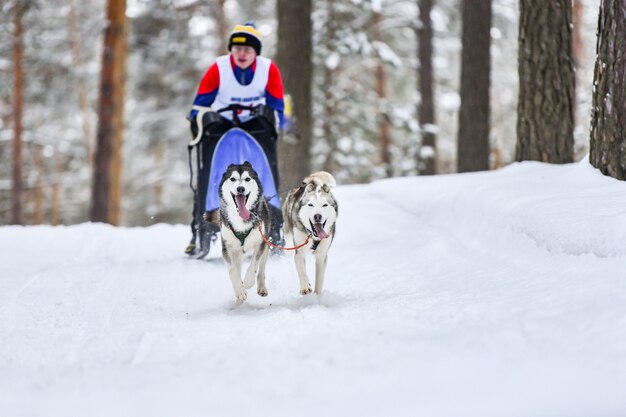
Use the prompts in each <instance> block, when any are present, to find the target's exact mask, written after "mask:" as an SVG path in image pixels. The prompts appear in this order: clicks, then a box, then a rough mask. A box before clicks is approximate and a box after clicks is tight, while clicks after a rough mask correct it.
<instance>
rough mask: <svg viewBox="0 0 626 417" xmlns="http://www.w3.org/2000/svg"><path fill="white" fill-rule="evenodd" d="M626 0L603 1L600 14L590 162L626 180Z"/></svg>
mask: <svg viewBox="0 0 626 417" xmlns="http://www.w3.org/2000/svg"><path fill="white" fill-rule="evenodd" d="M624 16H626V1H624V0H602V3H601V4H600V16H599V17H598V39H597V43H596V65H595V70H594V81H593V86H594V88H593V106H592V109H593V110H592V113H591V143H590V162H591V164H592V165H593V166H595V167H596V168H598V169H599V170H600V171H601V172H602V173H603V174H604V175H609V176H611V177H614V178H617V179H620V180H625V179H626V20H625V19H624Z"/></svg>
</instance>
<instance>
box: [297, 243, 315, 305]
mask: <svg viewBox="0 0 626 417" xmlns="http://www.w3.org/2000/svg"><path fill="white" fill-rule="evenodd" d="M305 256H306V250H302V249H298V250H296V256H295V261H296V270H297V271H298V277H299V278H300V294H302V295H306V294H308V293H310V292H311V284H309V277H308V276H307V274H306V264H305V261H304V258H305Z"/></svg>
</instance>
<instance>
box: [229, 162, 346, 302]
mask: <svg viewBox="0 0 626 417" xmlns="http://www.w3.org/2000/svg"><path fill="white" fill-rule="evenodd" d="M335 184H336V182H335V179H334V178H333V176H332V175H331V174H329V173H328V172H323V171H320V172H316V173H314V174H311V175H309V176H308V177H306V178H305V179H304V181H303V182H302V185H301V186H300V187H298V188H294V189H293V190H291V191H290V192H289V194H288V196H287V199H286V201H285V205H284V207H283V216H284V227H285V238H286V241H287V242H293V244H294V248H292V249H295V263H296V270H297V272H298V276H299V280H300V293H301V294H302V295H305V294H309V293H310V292H311V285H310V283H309V278H308V276H307V273H306V264H305V256H306V254H307V252H309V251H312V252H313V253H314V255H315V293H316V294H320V293H321V292H322V289H323V286H324V275H325V272H326V265H327V260H328V250H329V249H330V245H331V243H332V241H333V238H334V236H335V221H336V219H337V213H338V206H337V202H336V200H335V198H334V196H333V195H332V193H331V191H330V189H331V188H332V187H334V186H335ZM219 193H220V219H221V235H222V256H223V258H224V260H225V262H226V264H227V265H228V273H229V275H230V279H231V281H232V285H233V289H234V291H235V297H236V299H237V304H238V305H239V304H242V303H243V302H244V301H245V300H246V297H247V291H246V290H248V289H250V288H252V286H253V285H254V282H255V279H256V282H257V293H258V294H259V295H260V296H263V297H264V296H267V294H268V291H267V287H266V285H265V265H266V263H267V257H268V252H269V246H268V243H267V241H266V238H265V239H264V235H265V236H267V235H268V234H269V230H270V215H269V208H268V206H267V202H266V200H265V198H264V197H263V190H262V186H261V183H260V181H259V178H258V175H257V173H256V172H255V171H254V169H253V167H252V165H251V164H250V163H249V162H244V163H243V164H241V165H235V164H231V165H230V166H229V167H228V169H227V170H226V172H225V173H224V175H223V177H222V181H221V183H220V191H219ZM295 245H297V246H295ZM246 253H252V260H251V262H250V266H249V267H248V269H247V271H246V275H245V278H244V280H243V282H242V280H241V266H242V263H243V258H244V254H246Z"/></svg>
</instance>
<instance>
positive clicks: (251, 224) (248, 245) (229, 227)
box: [219, 161, 270, 304]
mask: <svg viewBox="0 0 626 417" xmlns="http://www.w3.org/2000/svg"><path fill="white" fill-rule="evenodd" d="M219 195H220V218H221V222H222V226H221V232H222V233H221V234H222V256H223V257H224V260H225V261H226V263H227V264H228V274H229V275H230V279H231V281H232V283H233V289H234V290H235V296H236V297H237V304H241V303H243V302H244V301H245V300H246V296H247V293H246V290H248V289H250V288H252V286H253V285H254V280H255V278H256V279H257V293H258V294H259V295H260V296H262V297H265V296H266V295H267V287H266V286H265V264H266V262H267V254H268V249H269V246H268V245H267V243H265V241H264V240H263V237H262V236H261V234H260V233H259V226H260V227H261V230H263V233H264V234H265V236H267V235H268V234H269V230H270V215H269V209H268V206H267V202H266V200H265V197H263V189H262V186H261V182H260V181H259V177H258V175H257V173H256V171H254V169H253V168H252V165H251V164H250V163H249V162H247V161H246V162H244V163H243V164H242V165H235V164H231V165H230V166H229V167H228V169H227V170H226V172H225V173H224V175H223V177H222V181H221V183H220V189H219ZM245 253H251V254H252V260H251V261H250V266H249V267H248V270H247V272H246V276H245V278H244V280H243V282H241V264H242V263H243V258H244V254H245Z"/></svg>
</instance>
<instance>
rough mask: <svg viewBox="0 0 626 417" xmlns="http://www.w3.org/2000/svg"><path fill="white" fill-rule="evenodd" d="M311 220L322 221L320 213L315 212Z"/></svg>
mask: <svg viewBox="0 0 626 417" xmlns="http://www.w3.org/2000/svg"><path fill="white" fill-rule="evenodd" d="M313 220H314V221H315V223H321V222H322V215H321V214H316V215H314V216H313Z"/></svg>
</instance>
